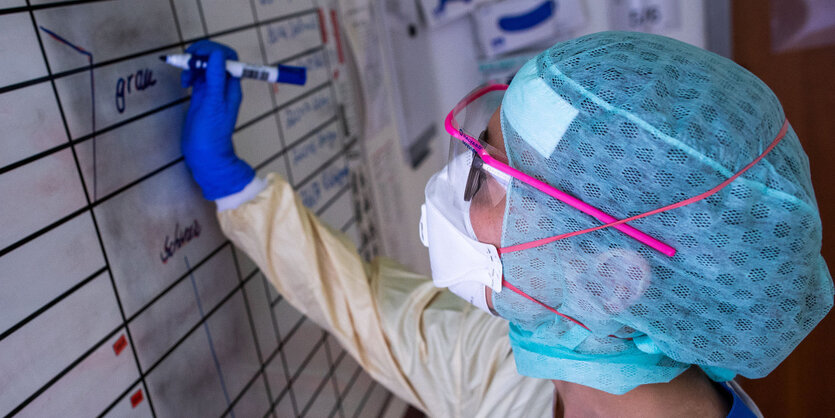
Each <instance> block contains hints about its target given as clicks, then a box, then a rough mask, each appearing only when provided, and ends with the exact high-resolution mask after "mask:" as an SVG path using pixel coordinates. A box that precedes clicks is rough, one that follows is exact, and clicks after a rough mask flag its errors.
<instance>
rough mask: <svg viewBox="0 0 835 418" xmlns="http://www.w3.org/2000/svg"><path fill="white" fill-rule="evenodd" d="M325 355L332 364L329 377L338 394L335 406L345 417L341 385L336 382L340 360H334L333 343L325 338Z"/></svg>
mask: <svg viewBox="0 0 835 418" xmlns="http://www.w3.org/2000/svg"><path fill="white" fill-rule="evenodd" d="M325 355H326V356H327V357H328V364H330V372H329V374H330V377H329V379H330V381H331V386H332V388H333V393H334V395H335V396H336V405H335V406H334V407H335V408H336V409H337V410H338V411H339V416H341V417H344V416H345V413H344V412H342V397H341V396H339V386H338V385H337V384H336V368H337V367H338V364H339V360H336V361H334V359H333V353H331V345H330V344H329V341H328V340H327V339H325Z"/></svg>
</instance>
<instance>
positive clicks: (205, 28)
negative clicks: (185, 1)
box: [195, 0, 209, 36]
mask: <svg viewBox="0 0 835 418" xmlns="http://www.w3.org/2000/svg"><path fill="white" fill-rule="evenodd" d="M195 1H196V2H197V13H198V14H199V15H200V24H201V25H202V26H203V36H209V26H208V25H206V14H205V13H203V2H202V1H201V0H195Z"/></svg>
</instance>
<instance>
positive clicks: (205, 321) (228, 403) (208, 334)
mask: <svg viewBox="0 0 835 418" xmlns="http://www.w3.org/2000/svg"><path fill="white" fill-rule="evenodd" d="M183 258H184V259H185V261H186V269H188V270H189V271H190V272H191V273H190V274H189V278H190V279H191V288H192V290H194V300H195V301H196V302H197V311H198V312H200V322H202V323H203V329H204V330H205V331H206V338H207V339H208V341H209V350H210V351H211V353H212V360H213V361H214V364H215V370H216V371H217V377H218V378H219V379H220V388H221V389H223V397H224V398H225V399H226V407H227V409H229V410H230V414H231V415H232V418H235V413H234V412H232V411H231V409H232V400H231V399H230V398H229V391H228V390H227V389H226V380H225V379H224V378H223V370H222V369H221V367H220V360H219V359H218V358H217V351H216V350H215V344H214V342H213V339H212V333H211V332H210V331H209V318H207V317H206V314H205V313H204V312H203V303H202V302H201V301H200V293H199V292H198V291H197V281H195V280H194V270H192V269H191V265H189V263H188V257H185V256H184V257H183ZM241 285H242V283H238V286H241ZM234 293H235V292H234V291H233V292H232V294H234ZM218 309H220V305H218Z"/></svg>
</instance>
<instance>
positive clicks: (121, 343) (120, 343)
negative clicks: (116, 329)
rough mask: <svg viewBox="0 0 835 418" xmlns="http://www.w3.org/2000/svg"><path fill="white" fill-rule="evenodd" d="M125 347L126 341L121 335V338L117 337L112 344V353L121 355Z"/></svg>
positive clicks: (123, 335)
mask: <svg viewBox="0 0 835 418" xmlns="http://www.w3.org/2000/svg"><path fill="white" fill-rule="evenodd" d="M127 346H128V339H127V338H125V334H122V336H121V337H119V339H118V340H116V342H115V343H113V352H114V353H116V355H117V356H118V355H119V354H122V351H123V350H124V349H125V347H127Z"/></svg>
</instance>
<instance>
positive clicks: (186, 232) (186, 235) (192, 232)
mask: <svg viewBox="0 0 835 418" xmlns="http://www.w3.org/2000/svg"><path fill="white" fill-rule="evenodd" d="M199 236H200V224H199V223H198V222H197V219H195V220H194V222H193V223H192V224H191V225H189V226H187V227H186V228H185V229H183V230H180V223H179V222H177V223H176V224H175V225H174V238H173V239H172V238H171V236H169V235H166V236H165V242H164V243H163V246H162V251H160V253H159V259H160V261H162V262H163V264H165V263H167V262H168V259H169V258H171V257H172V256H174V253H175V252H177V250H179V249H180V248H182V247H183V246H184V245H186V244H188V243H189V241H191V240H193V239H195V238H197V237H199Z"/></svg>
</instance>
